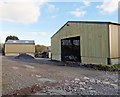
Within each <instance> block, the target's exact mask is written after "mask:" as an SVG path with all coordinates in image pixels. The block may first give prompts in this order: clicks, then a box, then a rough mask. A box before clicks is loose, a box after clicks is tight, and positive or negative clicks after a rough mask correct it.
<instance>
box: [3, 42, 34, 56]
mask: <svg viewBox="0 0 120 97" xmlns="http://www.w3.org/2000/svg"><path fill="white" fill-rule="evenodd" d="M22 53H26V54H29V55H32V56H34V53H35V42H34V40H8V41H7V42H5V56H17V55H19V54H22Z"/></svg>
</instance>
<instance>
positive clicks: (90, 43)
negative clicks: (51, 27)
mask: <svg viewBox="0 0 120 97" xmlns="http://www.w3.org/2000/svg"><path fill="white" fill-rule="evenodd" d="M110 24H111V25H112V23H110V22H75V21H69V22H67V23H66V24H65V25H64V26H63V27H62V28H61V29H60V30H58V32H57V33H55V34H54V35H53V36H52V38H51V48H52V59H53V60H60V61H61V39H66V38H70V37H77V36H80V57H81V62H82V63H87V64H108V63H109V64H110V62H111V60H110V58H111V56H112V53H111V52H114V48H115V47H118V44H119V43H118V39H119V38H116V40H114V39H113V38H112V34H113V33H116V36H114V37H117V35H118V34H119V35H120V32H119V31H118V30H116V31H115V30H114V29H116V28H115V27H113V26H111V25H110ZM114 25H115V26H118V25H117V24H114ZM110 28H111V31H110ZM118 32H119V33H118ZM109 34H110V35H109ZM119 35H118V36H119ZM110 39H111V41H113V40H114V41H115V42H116V43H117V44H116V45H115V44H114V42H111V41H110ZM112 45H114V46H115V47H113V46H112ZM110 48H111V49H110ZM111 50H112V51H111ZM117 51H118V52H120V46H119V49H118V50H117ZM118 52H115V53H114V54H116V53H118ZM116 55H118V54H116ZM116 55H115V56H116ZM117 57H119V58H120V55H118V56H117Z"/></svg>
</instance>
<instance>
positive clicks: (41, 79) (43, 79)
mask: <svg viewBox="0 0 120 97" xmlns="http://www.w3.org/2000/svg"><path fill="white" fill-rule="evenodd" d="M38 81H39V82H42V83H46V82H50V83H56V81H55V80H53V79H48V78H39V79H38Z"/></svg>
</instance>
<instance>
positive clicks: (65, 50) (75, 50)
mask: <svg viewBox="0 0 120 97" xmlns="http://www.w3.org/2000/svg"><path fill="white" fill-rule="evenodd" d="M61 60H62V61H75V62H81V57H80V36H77V37H71V38H65V39H61Z"/></svg>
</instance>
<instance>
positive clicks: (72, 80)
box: [2, 57, 119, 96]
mask: <svg viewBox="0 0 120 97" xmlns="http://www.w3.org/2000/svg"><path fill="white" fill-rule="evenodd" d="M118 76H119V74H118V72H106V71H99V70H93V69H88V68H82V67H79V66H75V67H74V66H72V67H70V66H64V63H61V62H55V61H50V60H47V59H31V60H20V59H15V58H14V57H2V95H29V96H30V95H119V86H118V83H119V80H118Z"/></svg>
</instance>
